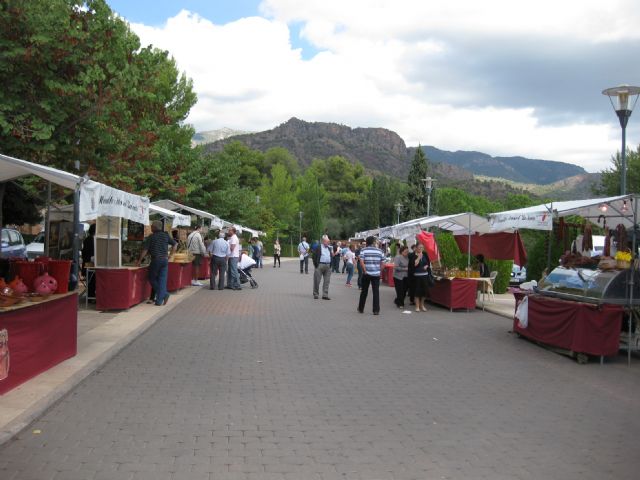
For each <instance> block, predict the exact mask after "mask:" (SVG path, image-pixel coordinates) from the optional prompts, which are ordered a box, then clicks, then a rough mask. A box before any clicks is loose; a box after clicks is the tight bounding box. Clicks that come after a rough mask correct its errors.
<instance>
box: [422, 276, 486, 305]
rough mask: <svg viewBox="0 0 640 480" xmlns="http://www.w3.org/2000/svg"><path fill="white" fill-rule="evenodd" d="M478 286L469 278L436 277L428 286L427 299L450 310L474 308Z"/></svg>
mask: <svg viewBox="0 0 640 480" xmlns="http://www.w3.org/2000/svg"><path fill="white" fill-rule="evenodd" d="M477 293H478V287H477V284H476V282H474V281H473V280H472V279H469V278H447V277H439V278H438V277H437V278H436V281H435V284H434V285H433V286H432V287H429V292H428V295H427V299H428V300H429V301H430V302H431V303H435V304H437V305H442V306H443V307H445V308H448V309H449V310H450V311H452V312H453V311H454V310H458V309H465V310H467V311H469V310H474V309H475V308H476V297H477Z"/></svg>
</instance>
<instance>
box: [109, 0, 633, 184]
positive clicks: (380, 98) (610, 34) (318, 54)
mask: <svg viewBox="0 0 640 480" xmlns="http://www.w3.org/2000/svg"><path fill="white" fill-rule="evenodd" d="M107 2H108V3H109V5H110V6H111V8H112V9H113V10H114V11H115V12H117V13H118V14H119V15H120V16H122V17H123V18H124V19H126V20H127V21H128V22H129V23H130V25H131V29H132V30H133V31H134V32H135V33H136V34H137V35H138V36H139V37H140V39H141V42H142V44H143V45H149V44H152V45H154V46H155V47H158V48H161V49H163V50H167V51H169V52H170V54H171V55H172V56H173V57H174V58H175V60H176V62H177V64H178V68H179V69H180V70H181V71H183V72H184V73H185V74H186V75H187V76H188V77H189V78H191V79H192V80H193V85H194V90H195V92H196V93H197V95H198V103H197V104H196V105H195V106H194V107H193V108H192V110H191V113H190V115H189V118H188V119H187V122H188V123H190V124H192V125H193V126H194V127H195V129H196V130H197V131H206V130H215V129H219V128H223V127H228V128H232V129H237V130H248V131H262V130H269V129H272V128H274V127H276V126H278V125H280V124H282V123H284V122H286V121H287V120H288V119H289V118H291V117H297V118H299V119H301V120H305V121H308V122H335V123H339V124H342V125H347V126H350V127H352V128H356V127H382V128H387V129H389V130H392V131H394V132H396V133H398V134H399V135H400V137H402V139H403V140H404V141H405V142H406V143H407V145H408V146H416V145H418V144H422V145H433V146H435V147H437V148H440V149H443V150H451V151H456V150H474V151H481V152H484V153H487V154H490V155H494V156H513V155H520V156H524V157H528V158H537V159H545V160H557V161H563V162H568V163H573V164H576V165H579V166H581V167H583V168H585V169H586V170H587V171H589V172H597V171H601V170H604V169H607V168H610V167H611V165H612V164H611V157H612V155H615V153H616V152H618V151H620V149H621V141H622V140H621V139H622V131H621V128H620V124H619V122H618V119H617V117H616V114H615V112H614V111H613V108H612V105H611V104H610V102H609V99H608V97H606V96H604V95H602V90H604V89H605V88H609V87H614V86H617V85H622V84H629V85H640V62H638V60H637V54H638V52H640V28H639V27H638V25H640V2H638V1H637V0H607V1H606V2H605V1H602V0H561V1H558V0H537V1H536V2H519V1H513V0H483V1H478V0H449V1H446V2H444V1H441V0H304V1H302V0H261V1H259V0H208V1H207V0H191V1H187V0H135V1H132V0H107ZM639 142H640V103H639V104H638V109H637V111H636V112H635V113H634V114H632V116H631V118H630V120H629V124H628V126H627V146H628V147H631V148H634V149H635V148H637V147H638V143H639Z"/></svg>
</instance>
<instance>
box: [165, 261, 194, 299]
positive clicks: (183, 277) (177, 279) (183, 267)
mask: <svg viewBox="0 0 640 480" xmlns="http://www.w3.org/2000/svg"><path fill="white" fill-rule="evenodd" d="M192 269H193V265H192V264H191V262H189V263H180V262H169V272H168V275H167V291H168V292H175V291H176V290H180V289H181V288H184V287H188V286H189V285H191V275H192V271H193V270H192Z"/></svg>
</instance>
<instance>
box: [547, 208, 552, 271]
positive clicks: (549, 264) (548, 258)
mask: <svg viewBox="0 0 640 480" xmlns="http://www.w3.org/2000/svg"><path fill="white" fill-rule="evenodd" d="M551 214H552V215H553V202H551ZM552 241H553V219H552V220H551V230H549V247H548V248H547V275H548V274H549V273H551V272H550V270H551V242H552Z"/></svg>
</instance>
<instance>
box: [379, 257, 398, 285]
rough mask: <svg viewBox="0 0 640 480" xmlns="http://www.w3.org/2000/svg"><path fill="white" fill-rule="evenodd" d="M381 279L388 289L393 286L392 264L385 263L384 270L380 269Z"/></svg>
mask: <svg viewBox="0 0 640 480" xmlns="http://www.w3.org/2000/svg"><path fill="white" fill-rule="evenodd" d="M380 274H381V279H382V283H386V284H387V285H389V286H390V287H393V286H394V285H395V281H394V280H393V263H385V264H384V268H383V269H382V272H380Z"/></svg>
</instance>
